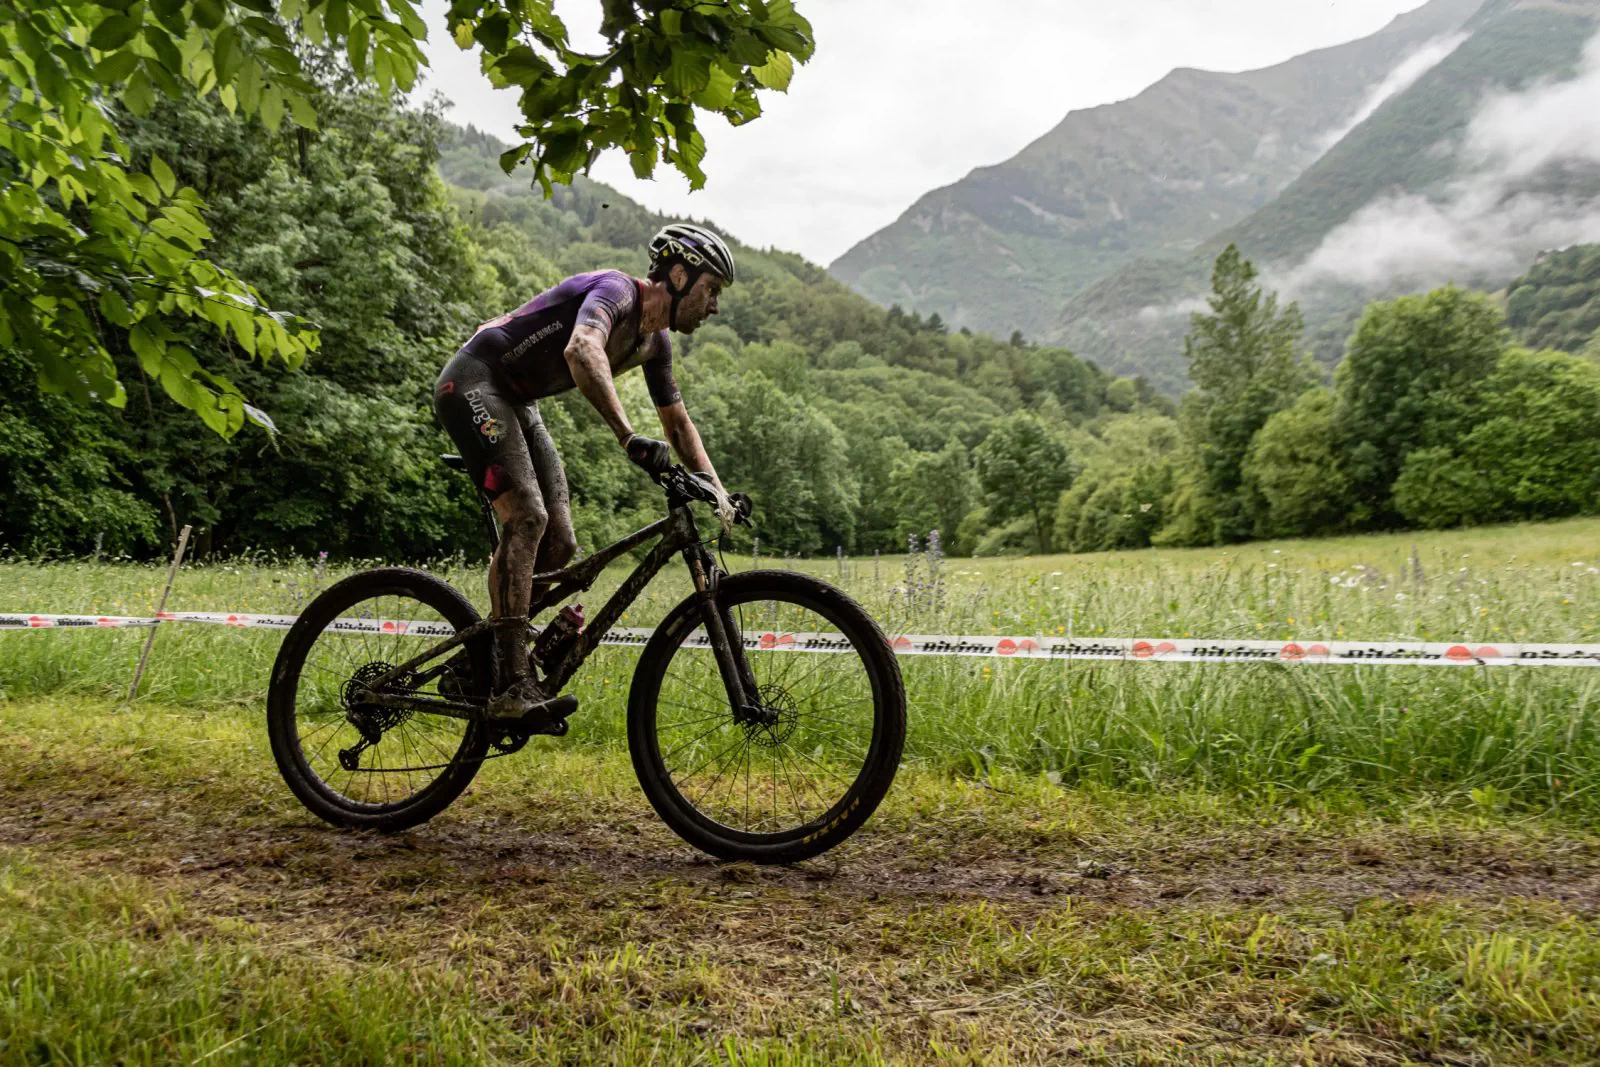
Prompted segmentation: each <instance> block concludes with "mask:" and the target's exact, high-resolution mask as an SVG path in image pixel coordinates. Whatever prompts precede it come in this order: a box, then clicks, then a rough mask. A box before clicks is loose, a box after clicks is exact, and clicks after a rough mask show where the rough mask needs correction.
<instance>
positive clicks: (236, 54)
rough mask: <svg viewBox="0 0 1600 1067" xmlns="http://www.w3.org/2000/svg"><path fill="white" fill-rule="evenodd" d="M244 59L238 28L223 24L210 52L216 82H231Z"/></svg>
mask: <svg viewBox="0 0 1600 1067" xmlns="http://www.w3.org/2000/svg"><path fill="white" fill-rule="evenodd" d="M244 61H245V54H244V48H243V47H242V46H241V45H240V44H239V31H238V29H236V28H235V27H233V26H224V27H223V28H222V29H221V30H220V31H218V33H217V40H216V48H215V51H214V52H213V53H212V63H213V65H214V66H215V68H216V71H217V84H218V85H231V84H233V79H234V78H235V76H237V75H238V73H239V69H240V68H241V67H243V66H244Z"/></svg>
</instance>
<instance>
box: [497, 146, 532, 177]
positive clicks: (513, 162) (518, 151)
mask: <svg viewBox="0 0 1600 1067" xmlns="http://www.w3.org/2000/svg"><path fill="white" fill-rule="evenodd" d="M532 151H533V145H531V144H521V145H518V146H517V147H515V148H511V149H508V150H506V151H504V152H501V153H500V169H501V170H503V171H505V172H506V173H507V174H510V173H511V172H512V171H514V170H516V169H517V164H519V163H521V162H522V161H523V160H524V159H527V158H528V153H529V152H532Z"/></svg>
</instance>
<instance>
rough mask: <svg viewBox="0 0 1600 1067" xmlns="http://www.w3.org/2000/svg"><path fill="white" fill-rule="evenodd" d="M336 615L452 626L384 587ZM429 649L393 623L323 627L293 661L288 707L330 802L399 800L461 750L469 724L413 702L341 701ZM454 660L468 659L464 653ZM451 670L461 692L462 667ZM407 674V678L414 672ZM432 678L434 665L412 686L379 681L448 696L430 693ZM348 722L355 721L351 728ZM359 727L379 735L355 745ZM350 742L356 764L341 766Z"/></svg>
mask: <svg viewBox="0 0 1600 1067" xmlns="http://www.w3.org/2000/svg"><path fill="white" fill-rule="evenodd" d="M338 616H339V617H344V618H356V619H367V620H384V619H391V620H401V621H413V620H415V621H420V622H423V623H428V624H431V625H433V626H444V627H445V628H446V629H447V630H448V629H453V627H451V626H450V624H449V622H448V620H446V619H444V618H443V617H442V615H441V614H440V613H439V612H438V611H436V610H435V609H433V608H431V607H429V606H428V605H427V604H426V603H424V602H422V601H421V600H418V599H416V598H415V597H414V596H411V595H403V594H391V593H385V594H383V595H381V596H373V597H369V598H367V599H365V600H358V601H356V602H354V603H349V604H347V605H346V606H345V607H344V608H343V609H341V610H340V611H339V612H338ZM428 647H429V645H428V643H427V639H422V638H415V637H411V636H408V635H407V634H406V633H405V632H403V631H402V630H400V629H399V628H396V629H393V630H390V631H381V630H380V631H376V632H372V631H351V630H335V629H333V628H332V627H331V626H330V627H329V628H327V629H324V630H323V631H322V632H321V633H319V634H317V635H316V636H315V637H314V638H313V639H312V641H311V645H310V647H309V648H308V649H307V650H306V653H305V656H304V658H303V659H302V660H301V664H300V679H299V683H298V691H297V694H296V702H297V704H298V705H299V706H298V708H297V709H296V711H295V718H296V721H297V723H299V724H300V725H299V726H297V727H296V728H295V733H296V734H297V736H298V741H299V748H300V757H301V758H302V759H304V761H305V765H306V767H307V769H309V771H310V773H311V774H312V775H314V776H315V777H316V778H317V779H318V780H320V782H321V784H322V788H323V789H325V790H327V791H328V792H331V793H332V794H334V795H335V797H336V798H337V799H338V800H340V801H342V802H344V803H348V804H350V805H352V806H353V807H356V808H362V807H365V806H368V805H378V806H380V807H386V808H396V807H401V806H403V805H405V804H407V803H409V802H411V801H412V800H414V799H416V798H417V797H418V796H420V795H421V794H423V793H425V792H427V791H428V790H429V789H430V788H431V787H432V786H433V784H434V783H435V782H437V781H438V780H439V777H440V776H441V775H442V774H443V773H444V772H445V771H446V770H448V769H449V768H450V767H451V766H453V765H454V764H455V763H456V761H457V760H458V759H459V758H461V756H462V754H463V751H464V749H463V746H465V745H466V744H467V740H468V737H469V736H471V731H472V730H473V727H472V725H471V724H470V723H468V722H466V721H464V720H461V719H456V718H454V717H451V716H443V715H437V714H431V713H429V712H427V711H423V710H420V709H396V708H388V707H384V708H373V707H370V706H364V705H362V704H359V703H357V704H355V705H350V704H349V700H350V699H351V694H352V693H359V692H360V691H361V690H362V689H363V688H365V687H366V686H367V685H368V684H369V683H370V681H371V680H373V679H375V678H377V677H379V676H381V675H382V674H384V673H385V672H388V671H391V670H392V669H393V668H394V667H396V666H398V665H399V664H401V663H404V662H405V661H406V660H408V659H410V658H411V657H412V656H413V655H415V654H416V653H417V652H419V651H423V650H425V649H427V648H428ZM458 654H459V653H458V652H454V651H449V652H442V653H439V656H440V657H443V658H444V660H443V661H445V662H447V661H448V660H449V659H450V658H452V657H454V656H455V655H458ZM460 662H461V663H462V664H469V665H470V659H468V658H466V657H463V658H462V660H461V661H460ZM429 663H430V664H432V665H438V664H440V663H441V660H440V659H436V658H434V659H430V661H429ZM425 669H426V665H425V667H424V670H425ZM455 669H456V670H457V671H458V672H460V673H459V674H458V678H459V681H460V683H461V688H462V691H464V692H468V693H470V692H474V691H475V689H474V687H473V685H472V680H471V678H470V676H469V675H467V674H466V673H465V672H466V671H469V670H470V666H467V667H458V668H455ZM418 673H420V672H418ZM410 677H411V678H413V679H414V678H415V677H416V673H413V674H411V675H410ZM441 679H442V673H435V674H434V676H433V677H430V678H428V679H427V680H426V681H424V682H422V683H421V684H417V683H416V682H414V681H407V680H406V677H405V676H402V677H400V678H397V679H396V680H395V681H394V682H392V683H389V684H386V686H385V688H386V689H388V688H392V689H393V690H394V691H395V692H396V693H397V694H414V695H417V696H422V697H425V698H429V699H448V698H447V697H446V695H445V694H444V693H441V692H440V691H439V682H440V681H441ZM353 720H355V721H358V722H359V727H360V728H359V729H357V726H356V724H355V722H353ZM362 730H366V731H368V732H369V733H372V736H376V737H378V741H377V743H376V744H371V745H367V744H364V738H363V737H362V734H361V731H362ZM373 731H376V732H375V733H373ZM356 745H362V751H361V752H360V755H359V759H358V763H357V766H356V767H355V768H353V769H352V768H346V767H344V766H343V764H342V763H341V761H340V758H339V754H340V753H341V752H344V751H347V750H348V749H350V748H352V747H355V746H356Z"/></svg>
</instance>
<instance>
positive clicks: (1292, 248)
mask: <svg viewBox="0 0 1600 1067" xmlns="http://www.w3.org/2000/svg"><path fill="white" fill-rule="evenodd" d="M1471 23H1472V24H1471V26H1470V27H1469V28H1470V29H1471V30H1472V33H1471V35H1470V36H1469V37H1468V39H1467V40H1466V41H1464V42H1463V43H1462V44H1461V45H1460V47H1459V48H1457V49H1455V50H1454V51H1453V52H1452V53H1451V54H1450V55H1449V56H1447V57H1445V58H1444V59H1442V60H1441V61H1440V62H1439V63H1438V64H1437V65H1436V66H1434V67H1433V68H1432V69H1430V70H1429V71H1427V72H1426V73H1425V74H1423V75H1422V76H1421V77H1420V78H1418V80H1417V81H1416V82H1415V83H1414V84H1413V85H1411V86H1410V87H1409V88H1407V89H1406V90H1405V91H1403V92H1401V93H1399V94H1396V95H1395V96H1394V97H1392V98H1391V99H1389V100H1387V101H1385V102H1384V103H1383V104H1382V105H1381V106H1380V107H1379V108H1377V109H1376V110H1375V111H1374V112H1373V114H1372V115H1371V116H1369V117H1368V118H1367V119H1366V120H1365V121H1364V122H1362V123H1360V124H1359V125H1358V126H1357V127H1356V128H1355V129H1353V130H1352V131H1351V132H1350V133H1349V134H1348V135H1347V136H1346V137H1345V138H1343V139H1342V140H1341V141H1340V142H1339V143H1338V144H1336V145H1334V146H1333V147H1332V148H1330V149H1329V150H1328V152H1327V153H1326V154H1324V155H1323V156H1322V157H1321V158H1320V159H1318V160H1317V161H1316V162H1315V163H1314V164H1313V165H1312V166H1311V167H1309V168H1307V169H1306V170H1305V171H1304V172H1303V173H1302V174H1301V175H1300V176H1298V177H1297V178H1296V179H1295V180H1294V181H1293V182H1291V183H1290V184H1289V185H1288V186H1287V187H1286V188H1285V189H1284V190H1283V192H1282V193H1281V194H1280V195H1279V196H1278V197H1276V198H1274V199H1273V200H1272V201H1271V202H1269V203H1268V204H1266V205H1264V206H1263V207H1262V208H1260V209H1259V210H1257V211H1256V212H1254V213H1252V214H1251V215H1249V216H1247V217H1245V218H1243V219H1241V220H1239V221H1238V222H1236V223H1235V224H1233V225H1232V226H1229V227H1224V228H1221V229H1219V230H1218V232H1217V233H1215V234H1214V235H1212V236H1211V237H1210V238H1209V239H1208V240H1207V241H1205V242H1203V243H1202V244H1200V245H1198V246H1197V247H1196V248H1195V249H1194V250H1193V251H1192V252H1190V253H1188V254H1186V255H1183V256H1179V257H1171V256H1169V257H1157V256H1151V257H1143V258H1141V259H1140V260H1136V261H1133V262H1130V263H1128V264H1126V265H1124V266H1123V267H1121V268H1119V269H1118V270H1117V271H1114V272H1112V273H1110V274H1108V275H1106V276H1105V277H1103V278H1102V279H1100V280H1099V281H1097V282H1096V283H1094V284H1093V285H1090V286H1088V287H1086V288H1084V289H1082V290H1080V291H1079V292H1077V293H1075V294H1073V295H1072V296H1071V297H1069V298H1068V299H1067V300H1066V301H1065V302H1064V304H1063V306H1062V309H1061V311H1060V314H1059V318H1058V320H1057V322H1056V324H1055V325H1054V326H1053V328H1051V329H1049V330H1047V331H1045V332H1044V334H1043V337H1044V339H1046V340H1048V341H1051V342H1053V343H1064V344H1066V345H1067V346H1068V347H1070V348H1072V349H1073V350H1074V351H1075V352H1078V353H1079V354H1080V355H1082V356H1084V357H1086V358H1092V359H1095V360H1096V361H1097V362H1099V363H1100V364H1101V365H1103V366H1106V367H1107V368H1108V369H1110V370H1113V371H1115V372H1117V373H1124V374H1126V373H1141V374H1146V375H1148V376H1149V377H1150V378H1151V379H1152V380H1153V381H1155V382H1157V383H1158V384H1159V385H1160V386H1161V387H1162V388H1164V389H1166V390H1168V391H1169V392H1178V391H1181V390H1182V388H1183V386H1184V385H1185V384H1186V379H1185V372H1184V369H1183V367H1182V335H1183V333H1184V331H1185V330H1186V328H1187V324H1188V323H1187V319H1188V316H1187V314H1186V313H1185V311H1186V307H1187V305H1188V304H1190V303H1191V302H1193V301H1194V300H1196V299H1197V298H1198V297H1200V296H1201V295H1203V294H1204V292H1205V290H1206V288H1207V279H1208V277H1209V272H1210V267H1211V261H1212V259H1213V258H1214V257H1215V256H1216V254H1217V253H1218V252H1220V251H1221V250H1222V249H1223V248H1224V247H1226V246H1227V245H1228V244H1230V243H1232V244H1237V245H1238V246H1239V247H1240V249H1241V251H1243V252H1244V254H1245V255H1246V256H1248V257H1250V258H1252V259H1254V260H1255V261H1256V262H1257V264H1258V265H1259V266H1261V267H1262V268H1263V270H1264V271H1266V272H1267V274H1268V278H1269V280H1271V279H1272V278H1273V277H1274V275H1279V276H1282V275H1284V273H1285V272H1287V271H1289V270H1291V269H1292V268H1293V267H1294V266H1295V265H1296V264H1297V263H1301V262H1303V261H1304V260H1305V259H1306V258H1307V257H1308V256H1310V255H1311V254H1312V253H1314V252H1315V251H1317V250H1318V248H1319V247H1320V245H1321V244H1322V242H1323V241H1324V240H1326V238H1327V237H1328V236H1329V234H1330V233H1332V232H1333V231H1334V230H1336V229H1337V228H1338V227H1340V226H1341V225H1343V224H1345V223H1347V222H1348V221H1349V220H1351V219H1352V218H1353V217H1354V216H1355V215H1356V214H1357V213H1358V212H1360V211H1361V210H1362V209H1363V208H1366V207H1368V206H1369V205H1372V204H1374V203H1376V202H1378V201H1379V200H1381V199H1382V198H1385V197H1388V198H1393V197H1395V196H1397V195H1425V194H1433V193H1437V192H1438V191H1439V190H1440V189H1441V188H1443V187H1444V186H1445V185H1446V184H1447V183H1449V182H1450V181H1452V180H1453V179H1457V178H1459V177H1461V175H1462V174H1463V173H1464V172H1465V167H1466V164H1465V163H1464V162H1463V160H1462V145H1461V140H1462V138H1463V136H1464V133H1465V131H1466V129H1467V127H1468V126H1469V124H1470V122H1471V120H1472V118H1473V116H1474V115H1475V114H1476V113H1477V111H1478V109H1479V107H1480V105H1481V103H1482V102H1483V100H1484V99H1485V98H1486V97H1487V95H1488V94H1489V93H1492V92H1495V91H1506V90H1517V89H1521V88H1525V87H1527V86H1529V85H1531V84H1532V83H1534V82H1536V81H1538V80H1539V79H1543V78H1549V77H1558V76H1560V75H1562V74H1570V73H1572V72H1573V71H1575V70H1576V69H1577V65H1578V62H1579V59H1580V57H1581V54H1582V50H1583V47H1584V44H1585V42H1586V41H1587V40H1588V39H1589V38H1590V37H1591V36H1592V34H1593V33H1594V32H1595V29H1596V27H1597V26H1600V2H1597V0H1491V2H1490V3H1488V4H1486V5H1485V6H1484V8H1483V9H1482V10H1480V11H1479V12H1478V14H1477V15H1476V16H1474V18H1473V19H1472V20H1471ZM1569 180H1570V181H1572V182H1574V183H1576V184H1575V186H1574V187H1575V188H1577V189H1579V190H1580V191H1582V192H1583V193H1584V194H1585V195H1591V196H1593V195H1600V176H1590V177H1589V178H1585V177H1584V176H1583V175H1581V174H1580V175H1576V176H1574V177H1572V178H1571V179H1569ZM1529 255H1530V256H1531V250H1530V251H1529ZM1522 262H1523V263H1524V265H1525V260H1523V261H1522ZM1520 269H1521V268H1520V267H1519V268H1518V269H1512V270H1501V271H1500V272H1499V273H1496V272H1494V271H1483V272H1476V273H1474V272H1467V271H1463V272H1461V273H1460V274H1459V275H1458V276H1457V277H1456V278H1455V279H1454V280H1456V281H1460V282H1462V283H1464V284H1472V285H1480V286H1484V287H1487V288H1491V289H1493V288H1498V287H1499V286H1501V285H1503V284H1504V283H1505V282H1507V281H1508V280H1509V279H1510V278H1511V277H1513V276H1514V275H1515V274H1516V273H1518V272H1519V270H1520ZM1408 288H1410V287H1408V286H1407V285H1404V284H1400V283H1398V282H1397V283H1395V284H1392V285H1376V286H1372V285H1368V286H1357V285H1353V284H1347V285H1342V286H1341V285H1334V286H1329V287H1324V288H1322V289H1320V290H1314V291H1311V292H1310V293H1309V294H1296V295H1302V296H1303V300H1302V302H1303V304H1304V307H1305V310H1306V313H1307V315H1306V317H1307V324H1308V327H1309V328H1310V331H1311V334H1312V337H1313V341H1314V345H1315V347H1316V349H1317V354H1318V355H1319V357H1320V358H1322V359H1323V361H1324V362H1329V363H1331V362H1333V361H1335V360H1336V359H1337V358H1338V355H1339V353H1340V351H1342V342H1343V338H1344V335H1345V333H1347V332H1348V331H1347V330H1346V329H1344V327H1345V326H1347V325H1348V324H1349V321H1350V319H1351V316H1352V314H1353V313H1354V312H1356V311H1358V310H1359V308H1360V307H1361V306H1362V305H1363V304H1364V303H1365V302H1366V301H1367V300H1370V299H1373V298H1375V297H1380V296H1386V295H1393V294H1394V293H1397V292H1402V291H1406V290H1407V289H1408Z"/></svg>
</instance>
